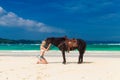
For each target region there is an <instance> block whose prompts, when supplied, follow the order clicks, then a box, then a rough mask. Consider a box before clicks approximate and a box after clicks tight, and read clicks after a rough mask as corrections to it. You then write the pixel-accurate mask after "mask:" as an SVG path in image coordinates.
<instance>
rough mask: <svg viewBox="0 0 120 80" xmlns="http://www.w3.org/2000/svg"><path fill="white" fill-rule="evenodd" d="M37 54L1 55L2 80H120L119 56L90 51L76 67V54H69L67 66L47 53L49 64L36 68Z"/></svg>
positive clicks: (60, 59)
mask: <svg viewBox="0 0 120 80" xmlns="http://www.w3.org/2000/svg"><path fill="white" fill-rule="evenodd" d="M38 54H39V52H38V51H35V52H29V51H27V52H26V51H24V52H21V51H1V52H0V80H120V52H108V51H104V52H101V51H100V52H96V51H87V52H86V53H85V56H84V63H83V64H77V61H78V53H77V52H76V51H74V52H71V53H66V60H67V64H66V65H64V64H62V56H61V52H60V51H49V52H47V54H46V55H45V58H46V59H47V61H48V64H36V62H37V60H38V59H37V57H36V55H38Z"/></svg>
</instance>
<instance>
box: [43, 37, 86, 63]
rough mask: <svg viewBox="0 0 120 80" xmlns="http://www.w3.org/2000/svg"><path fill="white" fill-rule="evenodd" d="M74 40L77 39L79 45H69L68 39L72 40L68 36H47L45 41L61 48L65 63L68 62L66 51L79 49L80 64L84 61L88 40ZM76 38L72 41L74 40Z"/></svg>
mask: <svg viewBox="0 0 120 80" xmlns="http://www.w3.org/2000/svg"><path fill="white" fill-rule="evenodd" d="M66 39H67V40H66ZM74 40H76V41H77V46H73V47H72V48H71V47H69V45H68V44H67V43H66V41H70V40H69V39H68V38H66V37H50V38H47V39H46V40H45V41H46V44H50V43H51V44H53V45H55V46H56V47H58V48H59V50H60V51H61V52H62V56H63V64H66V58H65V51H68V50H70V51H71V50H75V49H77V50H78V51H79V58H78V64H79V63H82V62H83V55H84V52H85V49H86V42H85V41H84V40H82V39H74ZM74 40H73V41H71V42H74ZM76 41H75V42H76ZM73 44H75V43H73Z"/></svg>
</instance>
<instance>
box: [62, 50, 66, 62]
mask: <svg viewBox="0 0 120 80" xmlns="http://www.w3.org/2000/svg"><path fill="white" fill-rule="evenodd" d="M62 56H63V64H66V58H65V51H62Z"/></svg>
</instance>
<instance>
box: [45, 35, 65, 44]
mask: <svg viewBox="0 0 120 80" xmlns="http://www.w3.org/2000/svg"><path fill="white" fill-rule="evenodd" d="M63 41H65V37H49V38H47V39H46V42H48V43H51V44H53V45H55V46H58V45H59V44H60V43H61V42H63Z"/></svg>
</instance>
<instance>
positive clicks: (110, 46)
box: [0, 43, 120, 51]
mask: <svg viewBox="0 0 120 80" xmlns="http://www.w3.org/2000/svg"><path fill="white" fill-rule="evenodd" d="M1 50H2V51H4V50H27V51H31V50H32V51H34V50H35V51H39V50H40V44H0V51H1ZM50 50H59V49H58V48H57V47H55V46H53V45H52V46H51V47H50ZM86 50H87V51H120V43H92V44H87V48H86Z"/></svg>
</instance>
